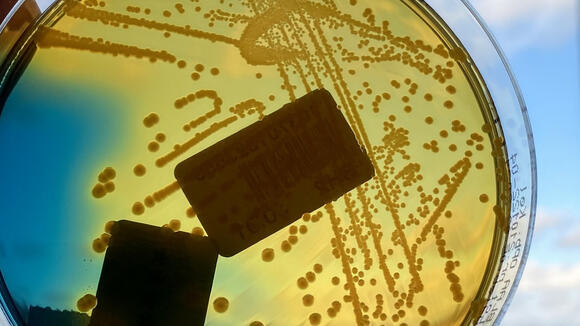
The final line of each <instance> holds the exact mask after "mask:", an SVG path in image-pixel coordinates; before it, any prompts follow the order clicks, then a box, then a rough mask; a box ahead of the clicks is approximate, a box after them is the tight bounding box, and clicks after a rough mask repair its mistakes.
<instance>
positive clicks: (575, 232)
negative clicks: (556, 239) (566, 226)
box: [560, 226, 580, 258]
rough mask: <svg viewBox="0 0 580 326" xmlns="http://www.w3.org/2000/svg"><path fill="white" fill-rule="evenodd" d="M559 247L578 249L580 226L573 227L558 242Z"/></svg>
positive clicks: (579, 245)
mask: <svg viewBox="0 0 580 326" xmlns="http://www.w3.org/2000/svg"><path fill="white" fill-rule="evenodd" d="M560 245H561V246H563V247H567V248H574V247H578V248H580V226H576V227H573V228H571V229H570V230H569V231H568V232H566V233H565V234H564V236H563V237H562V239H561V240H560ZM579 256H580V255H579ZM579 258H580V257H579Z"/></svg>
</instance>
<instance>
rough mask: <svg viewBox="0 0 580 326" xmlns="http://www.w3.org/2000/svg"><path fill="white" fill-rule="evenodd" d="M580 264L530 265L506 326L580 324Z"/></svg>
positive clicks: (505, 321) (568, 325)
mask: <svg viewBox="0 0 580 326" xmlns="http://www.w3.org/2000/svg"><path fill="white" fill-rule="evenodd" d="M579 311H580V262H571V263H568V264H566V263H562V264H549V265H546V264H542V263H540V262H539V261H535V260H531V261H529V262H528V264H527V267H526V270H525V271H524V275H523V277H522V280H521V282H520V286H519V288H518V290H517V292H516V296H515V298H514V300H513V302H512V304H511V306H510V308H509V309H508V312H507V314H506V316H505V318H504V320H503V322H502V325H506V326H524V325H525V326H545V325H549V326H578V325H580V313H579Z"/></svg>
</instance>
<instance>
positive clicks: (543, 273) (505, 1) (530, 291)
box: [471, 0, 580, 326]
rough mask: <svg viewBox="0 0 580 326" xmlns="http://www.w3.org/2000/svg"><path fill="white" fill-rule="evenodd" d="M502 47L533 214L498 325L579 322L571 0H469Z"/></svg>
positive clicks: (576, 11) (576, 68)
mask: <svg viewBox="0 0 580 326" xmlns="http://www.w3.org/2000/svg"><path fill="white" fill-rule="evenodd" d="M471 1H472V4H473V5H474V6H475V7H476V8H477V10H478V11H479V13H480V14H481V16H482V17H483V18H484V19H485V21H486V22H487V24H488V25H489V27H490V29H491V30H492V33H494V34H495V36H496V38H497V39H498V41H499V43H500V44H501V46H502V47H503V49H504V51H505V52H506V55H507V57H508V60H509V62H510V64H511V67H512V69H513V71H514V73H515V75H516V78H517V79H518V82H519V84H520V87H521V89H522V93H523V96H524V98H525V101H526V104H527V106H528V110H529V115H530V120H531V124H532V129H533V133H534V138H535V143H536V151H537V160H538V214H537V217H536V227H535V233H534V240H533V242H532V248H531V251H530V255H529V257H528V264H527V267H526V270H525V272H524V275H523V278H522V280H521V283H520V287H519V288H518V291H517V292H516V295H515V298H514V300H513V302H512V305H511V306H510V308H509V310H508V312H507V314H506V316H505V318H504V321H503V323H502V324H503V325H507V326H520V325H521V326H523V325H526V326H536V325H538V326H540V325H542V326H544V325H550V326H552V325H553V326H560V325H566V326H572V325H574V326H576V325H580V314H579V310H580V214H579V213H578V211H579V210H578V206H579V205H580V203H579V199H580V195H579V189H578V186H580V173H579V172H578V170H577V169H578V167H580V142H579V140H580V81H579V79H580V77H579V76H580V59H579V58H580V55H579V49H580V41H579V39H580V35H579V20H580V18H579V17H580V8H579V1H578V0H526V1H515V0H471Z"/></svg>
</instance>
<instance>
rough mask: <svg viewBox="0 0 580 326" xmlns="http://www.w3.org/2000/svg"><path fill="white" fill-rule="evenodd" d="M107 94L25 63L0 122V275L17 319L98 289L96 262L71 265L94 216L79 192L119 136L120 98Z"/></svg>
mask: <svg viewBox="0 0 580 326" xmlns="http://www.w3.org/2000/svg"><path fill="white" fill-rule="evenodd" d="M111 93H112V92H111V91H108V90H104V89H100V88H99V87H96V86H95V85H88V84H82V83H78V82H74V83H73V82H70V81H63V80H54V79H51V78H50V77H48V75H47V74H44V73H43V70H42V67H40V66H35V65H34V64H33V65H31V66H29V67H28V68H27V70H26V72H25V73H24V75H23V76H22V78H21V79H20V81H19V82H18V84H17V85H16V86H15V88H14V90H13V92H12V93H11V95H10V97H9V98H8V101H7V102H6V105H5V107H4V110H3V111H2V115H1V116H0V157H1V158H0V180H1V184H2V188H1V189H0V224H1V225H2V227H1V228H0V268H1V270H2V273H3V275H4V278H5V280H6V283H7V285H8V287H9V290H10V291H11V294H12V296H13V297H14V299H15V301H16V302H18V304H19V305H20V306H21V307H22V309H23V310H24V311H23V314H24V316H26V313H27V310H28V306H29V305H38V306H50V307H52V308H56V309H71V308H73V307H74V304H75V302H76V299H77V298H72V297H71V295H75V293H76V292H75V291H79V290H87V291H88V290H90V289H89V288H87V285H89V284H90V285H91V287H94V285H96V284H97V282H98V277H99V272H100V265H101V262H100V261H91V260H90V259H87V260H86V261H82V262H81V261H79V260H80V259H82V258H81V257H83V256H86V253H87V252H88V250H89V248H90V242H88V241H87V239H90V237H88V235H86V234H83V232H86V231H82V230H87V229H90V228H87V224H90V223H94V222H92V221H95V218H94V217H95V216H96V215H97V214H98V211H96V210H95V209H94V208H92V207H91V206H90V205H91V202H90V201H89V200H88V199H89V198H90V189H86V187H83V185H84V184H85V183H86V178H88V176H89V175H91V176H92V175H93V174H94V173H93V172H94V171H87V169H91V168H92V167H93V165H94V164H91V163H90V162H92V161H95V160H96V159H98V158H99V157H102V156H103V155H107V154H110V153H111V151H112V149H113V148H114V145H115V144H116V143H117V137H120V135H121V131H122V129H121V126H122V124H123V121H124V119H123V118H122V113H123V110H122V109H121V108H120V106H121V101H122V99H121V98H120V97H118V96H117V98H116V97H115V95H114V94H111ZM93 215H95V216H93ZM94 257H95V258H97V257H99V256H96V255H95V256H94ZM101 259H102V257H101ZM97 260H98V259H97ZM73 289H74V290H73ZM71 290H72V291H71ZM92 290H93V291H94V289H92ZM71 292H72V293H71Z"/></svg>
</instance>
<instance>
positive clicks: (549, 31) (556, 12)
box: [471, 0, 579, 53]
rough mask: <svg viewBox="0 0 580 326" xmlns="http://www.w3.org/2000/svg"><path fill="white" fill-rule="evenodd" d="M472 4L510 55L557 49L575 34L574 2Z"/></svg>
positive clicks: (483, 0) (487, 0)
mask: <svg viewBox="0 0 580 326" xmlns="http://www.w3.org/2000/svg"><path fill="white" fill-rule="evenodd" d="M471 2H472V4H473V6H474V7H475V8H476V9H477V11H478V12H479V13H480V15H481V16H482V17H483V19H484V20H485V21H486V22H487V24H488V25H489V26H490V28H491V29H492V32H493V33H494V34H495V35H496V36H497V37H498V39H499V40H500V42H501V44H502V46H503V48H504V49H505V50H506V51H507V52H509V53H515V52H518V51H521V50H523V49H526V48H529V47H550V46H556V45H558V44H560V43H561V42H563V41H566V40H568V39H569V38H571V37H573V36H574V35H575V34H576V33H577V29H578V19H579V14H578V7H577V6H578V4H577V0H525V1H523V0H471Z"/></svg>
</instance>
